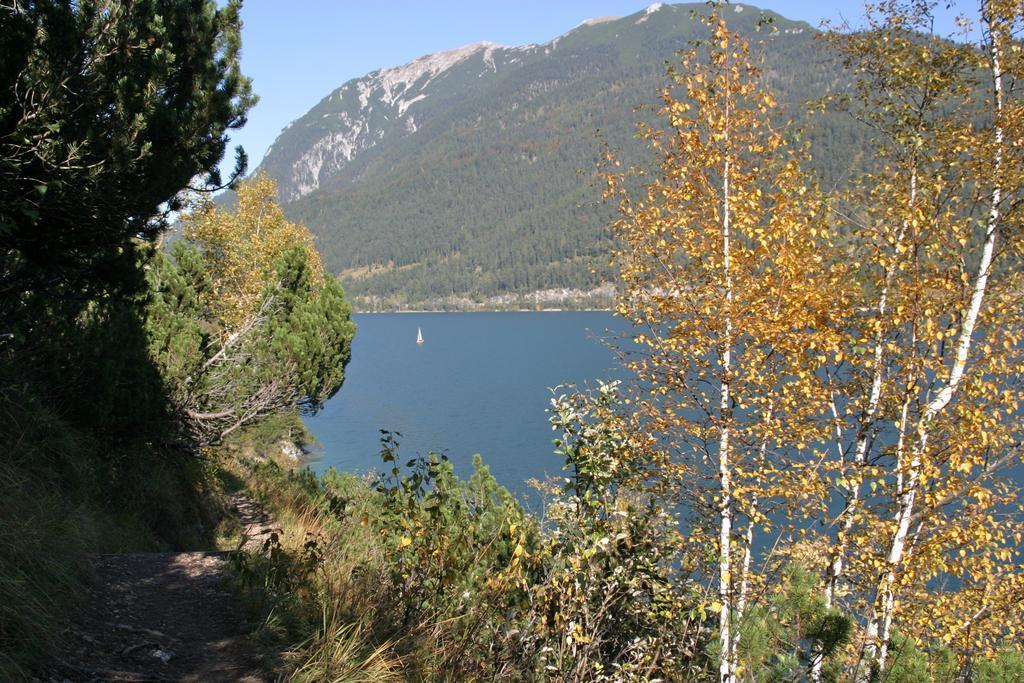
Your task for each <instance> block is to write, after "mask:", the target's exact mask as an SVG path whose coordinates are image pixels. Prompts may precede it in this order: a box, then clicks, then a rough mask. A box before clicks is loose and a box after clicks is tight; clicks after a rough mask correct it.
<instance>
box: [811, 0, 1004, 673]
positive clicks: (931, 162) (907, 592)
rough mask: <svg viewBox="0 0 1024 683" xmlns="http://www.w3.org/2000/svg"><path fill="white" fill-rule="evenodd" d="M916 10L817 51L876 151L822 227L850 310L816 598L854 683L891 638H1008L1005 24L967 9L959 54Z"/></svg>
mask: <svg viewBox="0 0 1024 683" xmlns="http://www.w3.org/2000/svg"><path fill="white" fill-rule="evenodd" d="M931 10H932V6H931V4H930V3H922V2H911V3H900V2H887V3H882V4H880V5H877V6H873V7H872V8H871V13H870V15H869V26H868V30H867V31H865V32H862V33H855V34H847V35H840V36H837V37H835V38H834V39H833V43H834V44H835V45H836V46H837V47H838V48H839V49H840V50H841V51H842V53H843V54H844V56H845V57H846V59H847V64H848V66H850V67H851V68H853V69H854V70H855V71H856V72H857V73H858V74H859V76H860V78H859V81H858V84H857V88H856V90H855V92H854V95H853V96H852V97H851V98H850V100H849V107H850V110H851V111H852V112H853V113H854V114H855V115H857V116H858V118H860V119H861V120H862V121H864V122H865V123H867V124H868V125H870V126H871V127H872V128H873V129H874V130H875V131H876V133H877V142H878V147H877V149H878V155H877V159H876V163H875V169H876V170H874V171H873V172H871V173H869V174H866V175H865V176H864V177H863V178H862V179H861V182H860V183H859V184H858V188H859V190H858V191H857V192H855V193H854V199H853V201H850V202H847V203H846V206H845V207H844V208H843V210H841V211H840V215H841V217H842V220H844V221H845V222H846V223H847V225H848V226H850V232H851V234H852V239H851V240H850V252H849V253H850V259H851V260H853V262H854V263H856V264H857V268H858V269H859V272H858V281H859V285H860V292H861V294H862V297H861V299H860V301H858V302H857V304H856V306H855V307H854V309H853V310H851V311H848V312H847V313H846V314H845V315H847V320H848V323H847V324H846V325H845V327H846V328H847V329H848V330H849V332H850V334H849V343H848V346H847V348H846V350H845V351H846V353H845V362H844V363H842V364H839V365H837V366H836V367H835V368H832V369H831V372H833V373H834V375H835V376H836V377H837V378H840V381H839V385H840V386H839V388H838V392H837V394H838V395H839V397H840V398H839V399H838V400H837V403H836V408H835V410H836V418H837V419H836V429H837V431H836V436H835V439H836V446H837V451H838V452H839V453H840V457H839V458H837V462H836V465H837V467H836V468H835V469H834V471H835V472H836V473H837V474H836V479H835V481H836V482H837V484H838V486H837V488H838V489H839V490H840V491H841V500H842V506H841V512H840V513H839V516H838V518H837V519H836V520H835V521H834V524H833V525H832V528H834V529H835V530H836V531H835V535H834V536H833V537H832V539H831V541H830V551H829V563H828V567H827V569H826V571H825V577H824V589H825V596H826V600H827V601H828V602H829V603H833V602H835V601H837V600H838V599H839V598H840V596H847V597H848V600H847V602H846V605H845V606H846V608H847V609H849V610H851V611H853V612H855V613H860V614H861V616H862V623H863V627H864V630H863V633H864V638H863V644H862V647H861V650H860V657H859V658H858V660H859V661H857V662H856V663H855V664H854V669H853V675H854V677H856V678H858V679H863V680H867V679H868V678H869V677H871V676H881V675H883V674H884V672H885V670H886V666H887V661H888V659H889V654H890V644H891V643H892V642H893V636H894V633H895V630H896V628H897V627H899V628H900V630H901V631H902V632H903V633H904V635H909V636H911V637H912V639H915V640H917V641H933V642H934V641H940V642H945V643H960V644H961V645H962V646H963V648H964V649H962V650H961V651H960V654H961V655H962V656H965V657H966V656H969V654H970V649H971V648H973V647H977V646H980V645H981V644H982V643H983V642H984V643H987V644H988V646H990V647H991V646H993V645H994V643H997V642H999V641H1000V639H1001V638H1004V637H1005V636H1007V635H1008V634H1011V633H1012V632H1013V631H1014V629H1013V628H1012V626H1011V627H1007V625H1006V624H1007V623H1012V621H1011V622H1006V621H1003V622H1001V623H1000V622H997V621H993V620H991V618H990V617H992V616H993V615H994V613H995V612H1000V613H1001V614H1002V618H1003V619H1004V620H1005V618H1006V616H1007V615H1008V614H1014V613H1017V607H1016V604H1015V603H1014V602H1013V601H1012V599H1008V596H1009V595H1012V594H1013V590H1014V588H1013V587H1014V586H1019V580H1018V579H1017V578H1016V577H1017V576H1018V575H1019V571H1018V568H1017V567H1016V566H1015V564H1016V562H1017V560H1016V553H1017V551H1016V549H1015V547H1014V546H1015V545H1016V544H1017V543H1019V541H1018V542H1016V543H1015V542H1014V539H1015V538H1019V536H1018V535H1017V534H1019V517H1016V516H1014V515H1013V514H1009V512H1010V511H1011V510H1012V508H1013V506H1015V505H1016V502H1015V501H1016V497H1015V491H1014V490H1013V487H1012V486H1010V485H1009V483H1008V482H1007V481H1006V480H1005V479H1001V478H1000V470H1001V469H1005V468H1006V467H1007V466H1008V465H1009V464H1010V463H1011V462H1012V461H1013V460H1014V459H1015V458H1019V453H1018V452H1017V448H1016V446H1015V445H1016V444H1017V443H1019V432H1018V429H1017V427H1016V424H1015V422H1016V420H1015V414H1016V411H1017V409H1018V399H1017V398H1016V393H1015V391H1014V390H1013V387H1014V386H1015V385H1016V384H1017V382H1018V381H1019V370H1018V368H1019V367H1020V365H1019V364H1020V358H1019V355H1020V352H1019V350H1018V346H1019V340H1020V329H1021V327H1020V313H1019V305H1020V300H1019V294H1018V293H1019V291H1020V282H1019V275H1018V274H1017V272H1016V271H1017V268H1016V267H1015V265H1016V264H1018V263H1019V258H1020V254H1019V244H1018V243H1017V241H1016V240H1015V239H1014V236H1015V235H1016V233H1017V231H1018V229H1019V228H1017V223H1018V221H1019V218H1018V216H1017V208H1016V207H1017V202H1018V195H1017V192H1018V188H1019V187H1020V185H1021V176H1020V175H1019V174H1020V169H1021V167H1020V159H1019V156H1020V153H1019V142H1020V133H1021V128H1020V111H1019V106H1018V105H1017V104H1016V102H1015V100H1014V99H1013V98H1008V97H1007V92H1006V91H1007V88H1008V87H1010V85H1009V84H1010V83H1012V82H1013V80H1014V77H1015V75H1016V73H1017V72H1018V70H1019V58H1018V57H1017V55H1018V54H1019V48H1018V47H1017V46H1016V45H1015V44H1014V39H1013V36H1014V34H1015V32H1016V31H1017V30H1018V29H1019V28H1020V22H1021V16H1020V12H1021V10H1020V7H1019V5H1018V4H1015V3H998V2H984V3H982V5H981V10H980V17H979V24H980V27H979V28H980V35H981V36H982V38H981V40H980V43H979V44H977V45H974V46H971V45H968V44H964V43H963V42H962V36H961V37H960V38H961V42H956V41H948V40H943V39H941V38H939V37H936V36H933V35H930V34H929V31H930V28H931V26H932V25H933V21H932V18H933V17H932V13H931ZM856 311H859V312H860V313H859V314H855V312H856ZM847 568H848V569H849V570H850V572H851V575H850V576H846V571H847ZM845 578H849V579H850V585H849V586H844V579H845ZM929 584H930V586H929ZM943 585H944V586H945V587H942V586H943ZM926 586H929V587H928V588H926ZM1018 595H1019V593H1018ZM911 596H912V599H911ZM1018 602H1019V601H1018ZM914 603H918V604H919V605H923V606H925V607H923V608H919V609H914V608H913V607H912V605H913V604H914ZM997 605H998V608H996V606H997ZM954 606H956V607H955V608H954ZM951 609H956V610H958V611H957V612H956V613H950V612H948V610H951ZM986 619H988V623H987V624H986V623H982V622H984V621H985V620H986ZM819 672H820V666H817V665H816V666H815V667H814V668H813V670H812V678H817V677H818V673H819Z"/></svg>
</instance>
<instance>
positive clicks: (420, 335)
mask: <svg viewBox="0 0 1024 683" xmlns="http://www.w3.org/2000/svg"><path fill="white" fill-rule="evenodd" d="M416 343H417V344H422V343H423V330H421V329H420V328H418V327H417V328H416Z"/></svg>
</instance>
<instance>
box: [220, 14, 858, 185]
mask: <svg viewBox="0 0 1024 683" xmlns="http://www.w3.org/2000/svg"><path fill="white" fill-rule="evenodd" d="M648 4H650V0H647V1H645V0H432V1H430V2H427V1H424V0H386V1H385V2H372V1H367V0H290V1H289V2H280V1H279V0H247V1H246V2H245V5H244V7H243V10H242V18H243V21H244V22H245V26H244V28H243V34H242V39H243V42H242V45H243V54H242V65H243V69H244V72H245V73H246V74H247V75H248V76H250V77H251V78H252V79H253V81H254V88H255V90H256V93H257V94H258V95H259V96H260V99H261V101H260V103H259V104H258V105H257V106H256V107H255V108H254V109H253V110H252V111H251V112H250V114H249V122H248V124H247V125H246V127H245V128H244V129H242V130H240V131H235V132H234V135H233V136H232V143H231V147H232V148H233V147H234V145H235V144H241V145H243V146H244V147H245V149H246V151H247V152H248V153H249V158H250V169H255V168H256V166H257V165H258V164H259V161H260V159H261V158H262V157H263V153H264V152H266V150H267V148H268V147H269V146H270V144H271V143H273V141H274V139H275V138H276V137H277V135H278V133H280V131H281V129H282V128H284V127H285V126H286V125H287V124H288V123H289V122H291V121H293V120H295V119H297V118H299V117H300V116H302V115H303V114H304V113H305V112H306V111H308V110H309V109H310V108H311V107H312V106H313V105H314V104H316V103H317V102H319V101H320V100H321V99H322V98H323V97H325V96H326V95H327V94H328V93H329V92H331V91H332V90H333V89H334V88H337V87H338V86H340V85H341V84H342V83H344V82H345V81H347V80H349V79H351V78H357V77H359V76H363V75H365V74H367V73H369V72H370V71H373V70H375V69H378V68H381V67H385V66H395V65H399V64H404V63H406V62H409V61H411V60H413V59H415V58H416V57H419V56H421V55H425V54H429V53H431V52H437V51H439V50H448V49H452V48H455V47H459V46H461V45H466V44H468V43H475V42H478V41H481V40H489V41H492V42H495V43H499V44H502V45H522V44H525V43H544V42H547V41H549V40H551V39H552V38H554V37H555V36H557V35H559V34H561V33H564V32H566V31H568V30H570V29H571V28H573V27H574V26H576V25H578V24H579V23H580V22H582V21H583V20H584V19H588V18H591V17H599V16H625V15H628V14H632V13H634V12H638V11H640V10H642V9H643V8H644V7H646V6H647V5H648ZM744 4H746V3H744ZM758 5H759V6H761V7H764V8H768V9H772V10H774V11H776V12H778V13H779V14H781V15H783V16H785V17H788V18H790V19H799V20H803V21H807V22H808V23H810V24H812V25H815V26H817V25H819V24H820V23H821V22H822V21H823V20H833V21H836V20H840V19H842V18H844V17H845V18H846V19H848V20H850V21H851V22H856V20H857V19H859V17H860V16H861V14H862V7H863V3H862V2H860V1H859V0H836V1H829V0H823V1H819V2H807V1H806V0H762V1H761V2H760V3H758ZM233 156H234V154H233V151H231V150H229V151H228V153H227V155H226V163H225V164H224V166H225V169H224V170H225V173H227V172H228V171H229V170H230V168H229V167H230V165H231V160H232V159H233Z"/></svg>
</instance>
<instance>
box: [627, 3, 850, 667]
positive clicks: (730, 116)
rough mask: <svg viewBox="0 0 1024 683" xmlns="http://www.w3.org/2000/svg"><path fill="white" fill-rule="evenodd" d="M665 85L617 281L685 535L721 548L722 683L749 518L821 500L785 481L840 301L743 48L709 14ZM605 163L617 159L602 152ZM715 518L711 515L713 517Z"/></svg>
mask: <svg viewBox="0 0 1024 683" xmlns="http://www.w3.org/2000/svg"><path fill="white" fill-rule="evenodd" d="M705 21H706V22H707V25H708V27H709V29H710V41H708V42H707V43H706V44H703V45H698V46H695V47H694V48H693V49H691V50H690V51H688V52H686V53H684V54H683V56H682V63H681V68H680V69H679V71H678V72H673V82H672V83H671V84H670V85H669V86H668V87H666V88H665V89H664V90H663V92H662V102H661V105H662V106H661V108H660V111H659V113H660V115H661V117H662V119H663V121H664V123H665V124H666V128H665V129H659V128H655V127H646V128H642V129H641V133H640V134H641V137H643V139H644V140H646V141H647V143H648V144H649V145H650V147H651V148H652V150H653V151H654V152H655V153H656V154H657V156H658V159H659V164H660V165H659V169H658V174H657V176H656V177H653V178H646V177H645V178H644V180H645V181H646V182H647V186H646V189H645V191H644V192H642V193H640V194H639V195H635V196H634V195H633V194H631V193H630V191H629V187H630V185H629V182H628V180H627V177H628V176H629V173H626V172H622V173H611V174H609V176H608V187H609V189H608V194H609V196H611V197H615V198H617V199H618V202H619V211H620V217H619V218H618V220H617V221H616V222H615V223H614V229H615V232H616V234H617V236H618V237H619V239H620V240H621V245H622V246H621V249H620V250H619V251H618V254H617V257H618V260H619V265H620V269H621V274H622V280H623V291H622V295H621V298H620V300H619V302H618V304H617V313H618V314H619V315H621V316H622V317H624V318H626V319H627V320H629V321H631V322H632V323H633V324H634V325H635V326H636V330H637V333H636V337H635V339H636V341H637V342H638V343H639V344H640V346H641V348H642V351H640V352H639V353H638V354H636V355H635V356H634V357H633V358H632V361H631V363H630V365H631V368H632V369H633V370H634V371H635V373H636V374H637V376H638V378H639V381H640V384H641V386H644V387H647V395H646V396H645V398H644V399H643V400H642V401H641V406H640V407H641V409H642V410H643V411H645V412H646V413H647V415H648V417H649V419H650V423H651V425H652V428H653V429H654V430H655V431H656V432H657V433H658V434H659V436H660V437H661V438H662V439H663V440H664V442H665V443H667V444H668V445H669V447H670V448H671V449H672V450H673V451H674V452H675V453H676V455H677V457H678V458H679V460H680V461H682V462H683V463H684V464H685V465H686V466H689V467H691V468H692V470H693V472H694V473H695V474H696V475H697V477H698V478H699V480H700V481H701V482H702V484H703V485H702V486H700V487H698V488H697V490H695V491H694V492H693V495H692V496H690V498H689V500H688V504H689V506H690V508H691V509H692V510H693V511H694V513H695V514H694V520H693V528H692V529H691V530H688V535H689V537H690V538H691V540H692V541H693V542H695V543H697V544H701V543H705V544H706V545H707V546H708V547H712V548H714V554H715V556H716V561H715V562H714V566H713V567H708V569H709V573H710V574H711V575H712V576H710V577H709V578H712V580H713V581H714V582H715V584H716V585H717V599H716V600H715V601H714V604H713V605H712V610H713V611H716V612H717V614H718V630H719V642H720V646H721V649H720V653H719V666H718V669H719V680H720V681H723V682H731V681H735V680H737V679H738V677H739V676H740V675H741V673H742V671H741V666H742V665H741V661H740V658H739V655H738V652H739V633H740V630H739V626H740V624H741V622H742V619H743V617H744V611H745V610H746V609H748V608H749V605H750V604H751V603H750V598H751V594H752V593H751V590H750V588H751V585H752V582H753V581H755V580H756V577H755V576H753V568H752V563H751V555H752V548H753V547H754V546H755V545H756V543H757V541H756V540H755V526H758V525H770V524H771V522H770V519H771V518H772V517H771V515H769V514H767V510H766V507H767V506H769V505H775V506H778V505H789V506H790V507H791V508H795V507H797V506H798V505H799V503H800V501H801V499H804V500H805V501H806V500H807V499H808V498H810V497H815V498H817V499H820V492H819V493H818V494H814V493H813V492H811V491H807V490H803V489H800V488H798V487H794V486H792V482H793V481H794V479H793V478H794V477H795V476H799V473H801V472H802V471H803V468H804V464H805V463H807V462H813V461H814V460H815V457H814V456H812V455H808V453H810V452H811V451H812V450H813V449H812V445H813V444H815V443H819V442H821V441H822V440H823V439H824V436H823V433H822V430H826V431H827V429H828V428H829V423H828V422H827V421H823V420H821V419H820V415H821V414H822V413H823V412H824V411H825V410H826V406H827V400H826V396H827V393H826V392H824V391H823V387H824V384H823V383H822V382H821V380H820V377H819V375H818V373H817V372H816V371H815V368H816V366H817V360H816V359H817V358H818V357H820V356H821V355H822V354H826V353H827V354H833V353H835V352H836V350H837V346H836V345H837V343H838V341H837V338H836V337H835V335H834V333H833V331H832V326H831V325H830V324H829V323H828V320H827V316H828V310H829V308H830V307H831V306H832V305H834V303H835V301H836V299H837V297H838V299H840V300H842V299H843V297H844V293H843V292H844V284H843V278H842V272H841V271H842V269H841V268H836V269H833V270H831V271H829V270H828V269H827V268H825V265H826V263H827V259H826V256H825V255H826V254H827V253H828V252H829V250H830V249H831V246H830V243H829V238H828V231H827V229H826V225H825V223H826V221H825V214H824V208H823V204H822V202H821V200H820V195H819V193H818V192H817V190H816V188H814V187H813V186H812V185H811V184H810V183H809V182H808V181H807V180H806V179H805V176H804V174H803V172H802V170H801V167H802V163H803V162H804V161H805V155H804V153H803V150H802V149H801V148H799V147H794V146H791V145H790V144H788V142H787V139H786V138H785V137H784V136H783V135H782V134H781V133H780V132H779V131H778V130H776V129H775V128H774V127H773V116H774V117H778V113H777V109H776V105H775V101H774V99H773V98H772V96H771V94H770V93H769V92H767V90H766V89H764V87H763V86H762V85H761V74H760V71H759V70H758V68H757V67H756V66H755V65H754V63H753V60H752V58H751V56H750V48H749V46H748V44H747V42H746V41H745V40H743V39H742V38H740V37H739V36H737V35H736V34H734V33H732V32H730V31H729V30H728V28H727V27H726V25H725V22H724V21H723V20H722V19H720V18H719V17H718V16H717V15H714V14H713V15H712V16H711V17H710V18H705ZM612 162H613V163H614V160H612ZM712 520H714V521H713V522H712Z"/></svg>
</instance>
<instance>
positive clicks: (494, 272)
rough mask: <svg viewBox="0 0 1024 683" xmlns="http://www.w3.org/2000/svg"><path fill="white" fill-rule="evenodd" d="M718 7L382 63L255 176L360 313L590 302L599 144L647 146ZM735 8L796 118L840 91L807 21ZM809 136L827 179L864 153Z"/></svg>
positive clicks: (601, 244)
mask: <svg viewBox="0 0 1024 683" xmlns="http://www.w3.org/2000/svg"><path fill="white" fill-rule="evenodd" d="M707 11H708V10H707V6H706V5H705V4H703V3H698V4H683V5H664V4H660V3H658V4H654V5H651V6H650V7H647V8H646V9H644V10H642V11H640V12H637V13H635V14H632V15H629V16H626V17H621V18H613V17H603V18H597V19H590V20H588V21H585V22H583V23H582V24H580V25H579V26H577V27H576V28H574V29H572V30H571V31H569V32H567V33H565V34H563V35H561V36H558V37H557V38H555V39H554V40H552V41H550V42H548V43H545V44H543V45H523V46H519V47H504V46H500V45H495V44H493V43H487V42H482V43H476V44H473V45H467V46H465V47H461V48H458V49H455V50H449V51H445V52H439V53H436V54H432V55H427V56H424V57H421V58H419V59H417V60H414V61H413V62H410V63H409V64H405V65H403V66H398V67H392V68H385V69H380V70H378V71H374V72H372V73H370V74H368V75H367V76H365V77H362V78H357V79H353V80H351V81H348V82H347V83H345V84H343V85H341V86H340V87H339V88H338V89H336V90H335V91H333V92H331V93H330V94H328V95H327V96H326V97H325V98H324V99H323V100H321V101H320V102H319V103H318V104H317V105H316V106H315V107H313V108H312V109H311V110H310V111H309V112H308V113H306V114H305V115H304V116H303V117H301V118H300V119H298V120H296V121H294V122H292V123H291V124H289V125H288V127H286V128H285V129H284V130H283V131H282V132H281V134H280V135H279V137H278V138H277V140H276V141H275V142H274V144H273V145H272V146H271V148H270V149H269V150H268V152H267V154H266V156H265V158H264V160H263V162H262V164H261V165H260V167H259V169H258V172H259V171H263V172H266V173H268V174H270V175H271V176H273V177H274V178H276V179H277V181H278V183H279V188H280V194H281V199H282V201H283V202H284V205H285V211H286V213H287V214H288V215H289V217H290V218H292V219H297V220H301V221H303V222H305V223H306V224H307V225H309V227H310V228H311V229H312V230H313V232H314V234H316V235H317V238H318V242H317V244H318V247H319V248H320V250H321V252H322V253H323V255H324V259H325V263H326V265H327V266H328V267H329V268H330V269H331V270H333V271H334V272H337V273H339V274H340V276H341V277H342V280H343V282H344V284H345V287H346V289H347V291H348V292H349V295H350V296H351V297H352V299H353V300H354V301H355V302H356V304H357V305H358V306H360V307H361V308H363V309H368V308H402V307H473V306H481V305H482V306H487V307H503V306H518V305H533V304H537V305H557V302H558V300H560V299H571V300H577V303H579V300H580V299H586V298H587V296H586V293H587V292H590V291H591V290H594V289H595V288H599V287H600V286H601V285H602V284H604V283H607V282H608V281H609V280H610V279H611V276H612V275H611V272H610V270H609V265H608V256H607V254H608V249H609V246H610V239H609V235H608V232H607V228H606V226H607V224H608V220H609V218H610V217H611V214H612V210H611V208H610V207H608V206H605V205H603V204H602V203H601V183H600V178H599V175H598V169H597V163H598V160H599V157H600V156H601V153H602V150H603V146H604V145H605V144H608V145H610V146H611V147H612V148H613V149H615V150H618V151H619V153H620V155H621V156H622V158H624V159H625V160H626V161H636V160H642V159H643V155H644V152H643V150H642V149H641V148H640V146H639V143H638V142H637V141H636V139H635V138H634V136H633V133H634V131H635V129H636V124H637V122H638V121H640V120H641V119H648V120H649V119H651V118H652V114H651V109H650V108H647V109H644V110H639V111H638V109H637V107H638V106H639V105H655V104H656V103H657V98H658V89H659V88H660V87H661V86H663V85H664V84H665V83H666V81H667V76H666V67H667V65H668V64H669V63H672V62H673V61H674V60H675V53H676V52H677V51H679V50H681V49H685V48H686V47H687V46H688V44H689V41H691V40H693V39H695V38H700V37H701V36H703V35H706V29H705V28H704V27H703V26H702V25H701V23H700V22H699V20H698V18H697V16H696V14H697V13H701V12H707ZM726 11H727V12H728V17H727V20H728V23H729V26H730V27H731V28H732V29H734V30H737V31H739V32H741V33H743V34H744V35H746V36H748V37H749V38H750V40H751V43H752V45H753V46H754V48H755V50H756V51H757V53H758V54H759V55H762V56H763V59H764V72H765V76H766V78H767V81H768V84H769V86H770V87H771V88H772V89H773V90H774V91H775V92H776V94H777V96H778V99H779V100H780V101H781V102H783V103H784V104H785V105H786V106H787V107H788V113H789V114H792V115H793V116H795V117H797V118H799V117H801V116H802V114H801V105H802V103H803V102H805V101H807V100H809V99H812V98H815V97H820V96H821V95H823V94H825V93H826V92H829V91H830V90H832V89H834V88H837V87H840V84H841V81H842V70H841V68H840V65H839V64H838V63H837V62H836V60H835V59H834V58H832V57H830V56H829V55H828V54H826V53H825V51H824V49H823V46H820V45H819V42H820V41H816V40H815V39H814V34H815V31H814V30H813V29H812V28H811V27H810V26H808V25H807V24H805V23H802V22H795V21H790V20H787V19H785V18H784V17H781V16H779V15H777V14H774V13H772V12H770V11H763V10H760V9H758V8H756V7H753V6H751V5H746V4H736V5H730V6H729V7H728V8H727V10H726ZM805 137H806V138H810V139H811V141H812V142H813V143H814V145H815V153H816V155H817V158H818V159H819V160H821V161H819V162H818V164H819V168H818V170H819V171H820V173H821V175H822V177H823V179H824V181H825V182H826V183H836V182H840V181H841V178H842V175H843V172H844V170H845V169H846V168H847V167H848V166H849V165H850V164H851V163H854V162H855V159H854V158H855V157H856V155H857V154H859V153H860V152H859V150H861V149H862V148H863V144H862V142H863V138H862V133H860V131H858V130H857V129H856V128H855V127H854V126H853V125H852V124H851V123H850V121H849V120H848V118H847V117H844V116H839V115H835V114H829V115H824V116H818V117H815V118H814V119H813V120H812V121H811V122H810V123H809V124H808V126H807V131H806V135H805ZM609 291H610V290H609V288H608V287H607V286H606V287H605V288H604V289H603V290H601V291H600V292H597V293H595V294H594V296H592V297H591V299H590V302H591V303H593V302H594V301H597V300H602V299H604V300H606V299H607V296H608V293H609ZM563 303H565V302H563Z"/></svg>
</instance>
